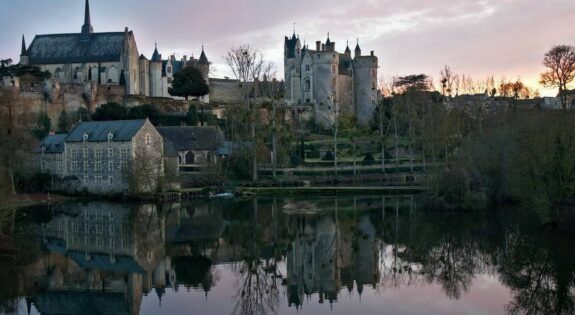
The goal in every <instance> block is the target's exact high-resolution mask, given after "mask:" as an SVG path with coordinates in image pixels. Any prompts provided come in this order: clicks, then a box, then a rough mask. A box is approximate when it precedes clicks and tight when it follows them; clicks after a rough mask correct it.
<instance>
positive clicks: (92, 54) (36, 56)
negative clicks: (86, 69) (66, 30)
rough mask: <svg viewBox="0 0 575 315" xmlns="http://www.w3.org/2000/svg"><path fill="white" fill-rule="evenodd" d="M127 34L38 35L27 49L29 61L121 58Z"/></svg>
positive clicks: (112, 59)
mask: <svg viewBox="0 0 575 315" xmlns="http://www.w3.org/2000/svg"><path fill="white" fill-rule="evenodd" d="M130 33H131V32H130ZM124 37H125V33H124V32H115V33H91V34H80V33H74V34H50V35H37V36H36V37H35V38H34V40H33V41H32V44H30V47H28V50H27V52H26V53H27V55H28V56H29V62H30V64H58V63H86V62H109V61H120V57H121V55H122V50H123V47H124Z"/></svg>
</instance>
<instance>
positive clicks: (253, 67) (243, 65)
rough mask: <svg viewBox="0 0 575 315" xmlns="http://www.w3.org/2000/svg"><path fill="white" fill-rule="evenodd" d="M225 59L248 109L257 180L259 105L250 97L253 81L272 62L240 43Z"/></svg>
mask: <svg viewBox="0 0 575 315" xmlns="http://www.w3.org/2000/svg"><path fill="white" fill-rule="evenodd" d="M225 59H226V63H227V64H228V66H229V67H230V69H231V70H232V73H233V74H234V76H235V77H236V79H237V80H238V81H240V87H241V91H242V96H243V100H244V104H245V106H246V108H247V110H248V115H249V124H250V138H251V140H252V142H253V149H252V180H253V181H257V180H258V168H257V163H258V160H257V147H258V146H257V138H256V120H257V119H258V118H257V114H258V112H259V107H258V106H257V103H256V102H252V101H251V98H252V96H253V93H255V90H254V89H255V85H254V84H253V83H254V82H257V81H261V80H263V78H264V76H268V75H269V73H270V72H271V69H272V64H271V63H269V62H266V61H264V55H263V53H262V52H261V51H259V50H257V49H254V48H252V47H250V46H249V45H241V46H239V47H234V48H232V49H230V51H228V53H227V55H226V56H225ZM250 83H252V84H250ZM252 92H253V93H252ZM250 94H252V95H250Z"/></svg>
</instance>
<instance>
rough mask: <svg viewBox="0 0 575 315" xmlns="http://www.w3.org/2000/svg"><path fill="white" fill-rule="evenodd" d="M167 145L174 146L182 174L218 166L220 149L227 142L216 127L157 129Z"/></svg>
mask: <svg viewBox="0 0 575 315" xmlns="http://www.w3.org/2000/svg"><path fill="white" fill-rule="evenodd" d="M157 129H158V132H159V133H160V134H161V135H162V137H163V138H164V142H165V143H171V144H173V147H174V149H175V150H176V151H177V154H178V169H179V171H180V172H198V171H201V170H202V169H205V168H208V167H211V166H216V165H217V164H218V160H219V157H218V154H217V150H218V148H219V147H220V146H221V145H222V144H223V143H224V142H225V137H224V134H223V133H222V131H221V130H220V129H219V128H216V127H196V126H188V127H157Z"/></svg>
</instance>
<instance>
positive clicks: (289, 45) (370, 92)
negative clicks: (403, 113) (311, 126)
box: [284, 33, 378, 126]
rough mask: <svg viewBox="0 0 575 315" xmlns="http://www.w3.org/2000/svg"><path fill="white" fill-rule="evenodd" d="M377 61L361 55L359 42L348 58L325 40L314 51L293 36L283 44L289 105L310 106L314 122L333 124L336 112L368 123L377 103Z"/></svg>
mask: <svg viewBox="0 0 575 315" xmlns="http://www.w3.org/2000/svg"><path fill="white" fill-rule="evenodd" d="M377 70H378V58H377V57H376V56H375V55H374V52H373V51H372V52H371V53H370V54H369V55H367V56H363V55H362V54H361V48H360V47H359V43H358V44H357V45H356V47H355V52H354V56H353V57H352V55H351V50H350V48H349V45H348V46H347V47H346V49H345V52H344V53H343V54H342V53H338V52H337V51H336V50H335V42H332V41H331V40H330V39H329V36H328V38H327V41H326V42H325V43H321V42H320V41H317V42H316V47H315V50H312V49H310V48H309V47H308V46H306V45H303V46H302V45H301V42H300V40H299V37H296V35H295V33H294V34H293V35H292V37H291V38H289V37H287V36H286V37H285V41H284V71H285V72H284V80H285V87H286V101H287V103H288V104H290V105H306V104H307V105H312V106H313V109H314V117H315V120H316V122H317V123H320V124H322V125H324V126H329V125H331V124H333V121H334V119H335V117H336V116H337V115H339V114H340V113H352V114H354V115H355V116H356V118H357V120H358V123H359V124H360V125H367V124H369V122H370V120H371V118H372V116H373V111H374V109H375V107H376V102H377V95H378V90H377Z"/></svg>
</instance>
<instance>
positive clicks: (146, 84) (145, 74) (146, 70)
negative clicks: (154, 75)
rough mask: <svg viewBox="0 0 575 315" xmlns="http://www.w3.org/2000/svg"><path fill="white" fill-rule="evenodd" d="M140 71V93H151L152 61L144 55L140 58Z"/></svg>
mask: <svg viewBox="0 0 575 315" xmlns="http://www.w3.org/2000/svg"><path fill="white" fill-rule="evenodd" d="M138 64H139V69H140V70H139V71H140V94H141V95H146V96H147V95H150V75H149V74H150V62H149V61H148V59H147V58H146V57H145V56H144V55H140V59H139V60H138Z"/></svg>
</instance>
